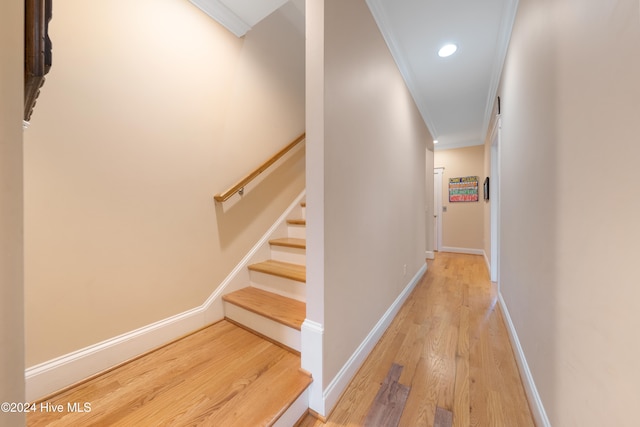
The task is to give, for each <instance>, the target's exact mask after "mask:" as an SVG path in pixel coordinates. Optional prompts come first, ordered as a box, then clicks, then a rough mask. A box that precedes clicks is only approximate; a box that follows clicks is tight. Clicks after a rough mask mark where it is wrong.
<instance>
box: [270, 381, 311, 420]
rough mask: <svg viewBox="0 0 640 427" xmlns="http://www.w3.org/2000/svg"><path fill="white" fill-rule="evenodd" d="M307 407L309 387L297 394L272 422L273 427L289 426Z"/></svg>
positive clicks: (304, 412)
mask: <svg viewBox="0 0 640 427" xmlns="http://www.w3.org/2000/svg"><path fill="white" fill-rule="evenodd" d="M308 409H309V387H307V388H306V389H305V391H303V392H302V394H300V396H298V398H297V399H296V400H295V401H294V402H293V403H292V404H291V406H289V408H288V409H287V410H286V411H285V412H284V413H283V414H282V415H281V416H280V418H278V420H277V421H276V422H275V423H273V427H291V426H295V425H296V423H297V422H298V421H299V420H300V419H301V418H302V417H303V416H304V415H305V414H306V413H307V410H308Z"/></svg>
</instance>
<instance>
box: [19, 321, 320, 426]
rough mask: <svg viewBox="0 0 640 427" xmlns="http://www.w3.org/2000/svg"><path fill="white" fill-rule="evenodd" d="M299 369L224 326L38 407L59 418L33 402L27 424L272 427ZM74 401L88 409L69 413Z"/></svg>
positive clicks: (300, 383)
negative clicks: (35, 407)
mask: <svg viewBox="0 0 640 427" xmlns="http://www.w3.org/2000/svg"><path fill="white" fill-rule="evenodd" d="M299 367H300V358H299V357H298V356H296V355H294V354H293V353H291V352H289V351H287V350H284V349H283V348H281V347H279V346H277V345H275V344H272V343H271V342H269V341H266V340H264V339H262V338H259V337H258V336H256V335H254V334H252V333H251V332H248V331H246V330H244V329H242V328H239V327H237V326H235V325H233V324H231V323H229V322H227V321H222V322H219V323H216V324H215V325H212V326H210V327H208V328H205V329H203V330H201V331H199V332H196V333H194V334H192V335H190V336H188V337H186V338H183V339H181V340H179V341H176V342H174V343H172V344H170V345H167V346H165V347H163V348H161V349H159V350H156V351H154V352H152V353H150V354H147V355H145V356H143V357H141V358H139V359H136V360H134V361H132V362H130V363H127V364H125V365H123V366H121V367H119V368H116V369H114V370H112V371H110V372H108V373H106V374H104V375H101V376H98V377H96V378H94V379H92V380H89V381H87V382H85V383H83V384H81V385H79V386H76V387H74V388H72V389H70V390H68V391H66V392H64V393H62V394H59V395H57V396H54V397H52V398H50V399H47V400H46V402H43V403H42V404H43V405H49V406H45V408H47V407H48V408H60V409H61V410H60V411H58V412H51V411H50V412H47V411H46V410H44V411H43V410H40V408H41V406H40V405H41V404H40V403H38V404H37V406H38V408H39V410H38V411H37V412H34V413H30V414H28V416H27V425H28V426H29V427H32V426H33V427H36V426H74V427H75V426H82V427H86V426H101V427H102V426H105V427H106V426H126V427H131V426H154V427H155V426H195V425H202V426H225V427H226V426H237V427H247V426H262V425H270V424H271V423H272V422H273V421H274V420H275V419H277V417H278V416H279V414H280V413H281V411H283V409H286V407H287V406H286V405H288V404H290V403H291V402H292V401H293V400H295V399H296V398H297V397H298V396H299V395H300V393H302V392H303V390H304V389H305V388H306V387H307V386H308V385H309V383H310V382H311V378H310V377H309V376H308V375H307V374H304V373H302V372H301V371H300V369H299ZM75 403H78V404H79V405H78V407H79V408H82V409H83V410H84V409H85V407H84V403H88V404H89V405H90V407H89V408H88V409H90V411H87V412H73V411H70V410H69V406H68V405H69V404H71V405H73V404H75ZM59 405H62V406H59Z"/></svg>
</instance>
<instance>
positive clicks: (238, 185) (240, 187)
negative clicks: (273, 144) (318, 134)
mask: <svg viewBox="0 0 640 427" xmlns="http://www.w3.org/2000/svg"><path fill="white" fill-rule="evenodd" d="M305 138H306V133H303V134H302V135H300V136H299V137H297V138H296V139H295V140H293V141H292V142H291V143H290V144H289V145H287V146H286V147H284V148H283V149H282V150H280V151H278V152H277V153H276V154H274V155H273V156H272V157H271V158H270V159H269V160H267V161H266V162H264V163H263V164H262V165H260V166H259V167H258V168H257V169H256V170H254V171H253V172H251V173H250V174H249V175H247V176H245V177H244V178H242V179H241V180H240V181H238V182H237V183H236V184H235V185H233V187H231V188H229V189H228V190H227V191H224V192H222V193H220V194H216V195H215V196H213V198H214V200H215V201H216V202H224V201H226V200H228V199H229V198H231V196H233V195H234V194H236V193H238V192H240V194H242V192H241V191H242V190H243V189H244V187H245V186H246V185H247V184H248V183H250V182H251V181H253V180H254V179H255V178H256V177H257V176H258V175H260V174H261V173H262V172H264V171H265V170H266V169H267V168H268V167H269V166H271V165H272V164H274V163H275V162H276V161H278V159H280V158H281V157H282V156H284V155H285V154H287V153H288V152H289V151H290V150H291V149H292V148H293V147H295V146H296V145H298V144H299V143H300V142H301V141H303V140H304V139H305Z"/></svg>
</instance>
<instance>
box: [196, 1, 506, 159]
mask: <svg viewBox="0 0 640 427" xmlns="http://www.w3.org/2000/svg"><path fill="white" fill-rule="evenodd" d="M191 1H192V2H193V3H194V4H196V5H197V6H198V7H200V8H201V9H202V10H204V11H205V12H206V13H207V14H209V15H210V16H211V17H212V18H214V19H216V20H217V21H218V22H220V23H221V24H223V25H225V26H226V27H227V28H229V29H230V30H231V31H232V32H234V33H235V34H236V35H238V36H242V35H244V34H245V33H246V32H247V31H248V30H249V29H251V27H252V26H253V25H255V24H256V23H257V22H259V21H260V20H262V19H263V18H265V17H266V16H268V15H269V14H271V13H272V12H273V11H275V10H276V9H278V8H279V7H281V6H282V5H283V4H285V3H287V0H191ZM303 1H304V0H291V1H290V3H291V4H290V5H289V6H288V7H290V6H293V5H295V6H296V8H297V9H298V10H300V12H302V9H303V8H304V6H303V5H304V3H303ZM366 1H367V4H368V5H369V9H370V10H371V12H372V13H373V16H374V18H375V19H376V22H377V23H378V27H379V28H380V30H381V32H382V34H383V36H384V38H385V40H386V42H387V45H388V46H389V48H390V50H391V52H392V54H393V56H394V58H395V60H396V63H397V64H398V67H399V68H400V71H401V73H402V74H403V76H404V79H405V81H406V82H407V86H408V87H409V90H410V91H411V93H412V95H413V97H414V99H415V101H416V104H417V106H418V109H419V110H420V113H421V114H422V117H423V118H424V121H425V123H426V124H427V126H428V128H429V130H430V132H431V134H432V136H433V137H434V139H437V140H438V141H439V143H438V145H437V146H436V149H444V148H455V147H464V146H469V145H478V144H482V143H483V142H484V137H485V135H486V132H487V127H488V125H489V119H490V116H491V112H492V108H493V104H494V99H495V96H496V91H497V86H498V82H499V79H500V72H501V70H502V64H503V62H504V57H505V55H506V50H507V46H508V42H509V36H510V33H511V28H512V26H513V20H514V17H515V12H516V8H517V3H518V0H483V1H478V0H366ZM290 8H291V7H290ZM445 43H455V44H457V45H458V51H457V52H456V53H455V54H454V55H452V56H450V57H448V58H440V57H439V56H438V54H437V52H438V50H439V49H440V47H442V45H443V44H445Z"/></svg>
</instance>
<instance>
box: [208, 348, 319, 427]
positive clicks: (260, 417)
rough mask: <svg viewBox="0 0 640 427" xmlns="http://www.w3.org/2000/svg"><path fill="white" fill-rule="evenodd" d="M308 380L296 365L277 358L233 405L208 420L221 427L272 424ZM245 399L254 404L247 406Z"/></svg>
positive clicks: (237, 397)
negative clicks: (243, 403) (264, 373)
mask: <svg viewBox="0 0 640 427" xmlns="http://www.w3.org/2000/svg"><path fill="white" fill-rule="evenodd" d="M311 382H312V379H311V376H310V375H309V374H307V373H305V372H303V371H302V370H301V369H300V368H299V366H298V367H296V366H295V365H293V364H291V363H290V362H289V361H288V360H285V359H283V360H280V361H278V362H277V363H275V364H274V365H272V366H270V367H269V370H268V371H267V372H266V375H262V376H260V377H259V378H257V379H255V381H253V383H252V386H251V387H246V388H244V389H243V390H242V391H241V392H240V393H238V394H237V395H236V396H234V400H235V402H234V403H235V404H233V405H225V406H224V407H223V408H221V410H220V411H219V412H218V413H217V414H215V417H212V418H211V419H209V420H207V421H211V422H214V421H215V422H214V423H213V424H211V425H221V426H262V425H264V426H270V425H273V424H274V423H275V422H276V421H277V420H278V418H280V416H281V415H282V414H283V413H284V412H285V411H286V410H287V409H288V408H289V406H291V404H292V403H293V402H294V401H295V400H296V399H297V398H298V397H299V396H300V395H301V394H302V393H303V392H304V390H305V389H306V388H307V387H309V385H310V384H311ZM240 402H245V405H242V403H240ZM247 402H254V403H253V404H251V406H248V405H247V404H246V403H247Z"/></svg>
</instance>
